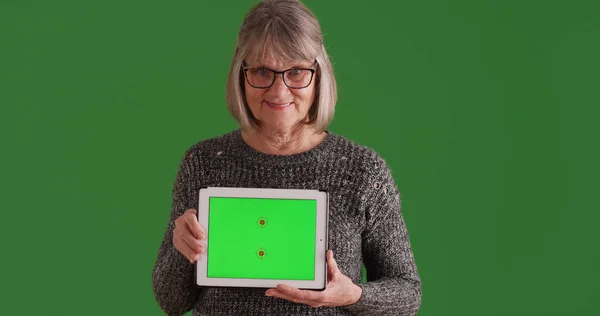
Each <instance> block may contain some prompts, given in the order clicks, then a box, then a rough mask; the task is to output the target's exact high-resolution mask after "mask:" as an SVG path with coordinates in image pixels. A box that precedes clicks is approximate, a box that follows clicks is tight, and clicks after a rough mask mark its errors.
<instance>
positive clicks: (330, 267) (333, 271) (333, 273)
mask: <svg viewBox="0 0 600 316" xmlns="http://www.w3.org/2000/svg"><path fill="white" fill-rule="evenodd" d="M327 272H328V273H329V279H330V280H334V279H337V275H338V273H339V272H340V269H339V268H338V266H337V262H335V259H334V258H333V250H329V251H327Z"/></svg>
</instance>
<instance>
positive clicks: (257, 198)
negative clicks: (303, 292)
mask: <svg viewBox="0 0 600 316" xmlns="http://www.w3.org/2000/svg"><path fill="white" fill-rule="evenodd" d="M198 201H199V203H198V204H199V205H198V221H199V223H200V225H201V226H202V227H203V228H204V229H205V232H206V238H205V239H204V240H202V242H203V245H204V247H205V249H206V251H205V252H204V253H203V254H201V255H200V258H199V259H198V261H197V262H196V283H197V284H198V285H200V286H217V287H218V286H223V287H260V288H273V287H275V286H276V285H277V284H287V285H290V286H293V287H296V288H301V289H313V290H323V289H325V286H326V284H327V266H326V261H325V254H326V251H327V222H328V213H329V210H328V209H329V208H328V194H327V192H325V191H319V190H299V189H257V188H223V187H209V188H203V189H200V192H199V199H198Z"/></svg>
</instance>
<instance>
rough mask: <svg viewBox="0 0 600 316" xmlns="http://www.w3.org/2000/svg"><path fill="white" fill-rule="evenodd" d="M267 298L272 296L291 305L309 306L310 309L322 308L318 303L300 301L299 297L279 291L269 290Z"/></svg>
mask: <svg viewBox="0 0 600 316" xmlns="http://www.w3.org/2000/svg"><path fill="white" fill-rule="evenodd" d="M266 295H267V296H272V297H277V298H280V299H284V300H287V301H290V302H293V303H297V304H305V305H310V306H311V307H320V306H322V305H321V304H320V303H318V302H311V301H307V300H304V299H302V298H301V297H297V296H293V295H290V294H287V293H284V292H282V291H279V290H277V289H270V290H268V291H267V293H266Z"/></svg>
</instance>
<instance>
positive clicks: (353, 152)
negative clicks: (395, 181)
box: [330, 132, 388, 171]
mask: <svg viewBox="0 0 600 316" xmlns="http://www.w3.org/2000/svg"><path fill="white" fill-rule="evenodd" d="M330 136H331V137H333V138H334V139H335V144H336V146H334V147H333V150H332V154H333V156H335V159H339V160H349V162H351V163H352V165H354V166H356V167H360V168H361V169H364V170H366V171H371V170H373V169H375V170H379V169H382V168H388V166H387V163H386V161H385V159H384V158H383V157H382V156H381V155H380V154H379V153H378V152H377V151H376V150H375V149H373V148H371V147H370V146H368V145H365V144H362V143H359V142H358V141H355V140H352V139H350V138H348V137H346V136H342V135H340V134H336V133H331V132H330Z"/></svg>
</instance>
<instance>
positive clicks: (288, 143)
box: [242, 127, 327, 155]
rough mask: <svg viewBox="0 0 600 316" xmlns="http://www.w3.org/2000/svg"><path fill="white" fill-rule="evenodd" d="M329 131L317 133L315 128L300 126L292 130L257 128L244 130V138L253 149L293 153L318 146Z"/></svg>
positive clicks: (274, 152)
mask: <svg viewBox="0 0 600 316" xmlns="http://www.w3.org/2000/svg"><path fill="white" fill-rule="evenodd" d="M326 136H327V133H325V132H322V133H316V132H315V131H314V130H313V129H310V128H306V127H298V128H295V129H290V130H272V129H271V130H269V129H265V128H262V129H257V130H255V131H253V132H247V131H245V130H242V138H243V139H244V141H245V142H246V143H247V144H248V146H250V147H252V148H253V149H255V150H257V151H260V152H263V153H266V154H271V155H293V154H299V153H302V152H305V151H308V150H311V149H313V148H315V147H316V146H318V145H319V144H320V143H321V142H322V141H323V140H324V139H325V137H326Z"/></svg>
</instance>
